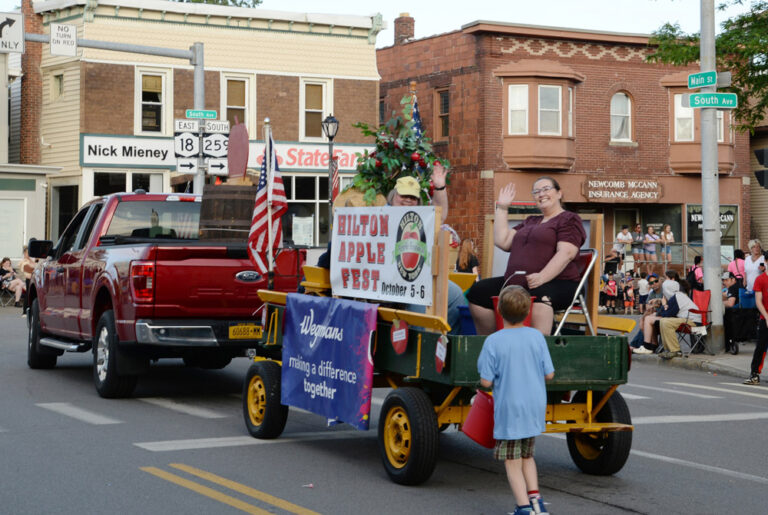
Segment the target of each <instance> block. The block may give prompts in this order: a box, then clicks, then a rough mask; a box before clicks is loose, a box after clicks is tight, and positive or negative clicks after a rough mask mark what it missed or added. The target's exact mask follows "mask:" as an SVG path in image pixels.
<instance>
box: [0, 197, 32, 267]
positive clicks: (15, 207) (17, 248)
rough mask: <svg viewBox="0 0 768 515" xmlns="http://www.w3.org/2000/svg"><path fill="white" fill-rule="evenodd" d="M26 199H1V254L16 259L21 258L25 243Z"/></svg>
mask: <svg viewBox="0 0 768 515" xmlns="http://www.w3.org/2000/svg"><path fill="white" fill-rule="evenodd" d="M25 212H26V208H25V200H24V199H0V220H2V222H0V256H3V257H4V256H8V257H10V258H12V259H13V260H14V266H15V264H16V260H18V259H19V258H21V247H22V246H23V245H24V220H25V216H24V214H25Z"/></svg>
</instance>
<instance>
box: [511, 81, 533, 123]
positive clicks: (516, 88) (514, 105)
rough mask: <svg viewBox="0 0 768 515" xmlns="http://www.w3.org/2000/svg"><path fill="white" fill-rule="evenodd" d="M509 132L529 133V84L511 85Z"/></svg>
mask: <svg viewBox="0 0 768 515" xmlns="http://www.w3.org/2000/svg"><path fill="white" fill-rule="evenodd" d="M508 130H509V133H510V134H517V135H520V134H528V85H527V84H511V85H510V86H509V129H508Z"/></svg>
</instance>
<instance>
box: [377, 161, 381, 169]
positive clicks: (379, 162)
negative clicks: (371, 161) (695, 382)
mask: <svg viewBox="0 0 768 515" xmlns="http://www.w3.org/2000/svg"><path fill="white" fill-rule="evenodd" d="M376 168H381V159H377V160H376Z"/></svg>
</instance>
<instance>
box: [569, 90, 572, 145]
mask: <svg viewBox="0 0 768 515" xmlns="http://www.w3.org/2000/svg"><path fill="white" fill-rule="evenodd" d="M568 137H569V138H572V137H573V88H568Z"/></svg>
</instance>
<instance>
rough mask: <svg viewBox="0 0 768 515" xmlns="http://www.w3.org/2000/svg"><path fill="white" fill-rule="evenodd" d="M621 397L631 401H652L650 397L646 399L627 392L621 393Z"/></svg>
mask: <svg viewBox="0 0 768 515" xmlns="http://www.w3.org/2000/svg"><path fill="white" fill-rule="evenodd" d="M621 396H622V397H624V398H625V399H629V400H631V401H636V400H640V399H650V397H645V396H643V395H635V394H633V393H627V392H621Z"/></svg>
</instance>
